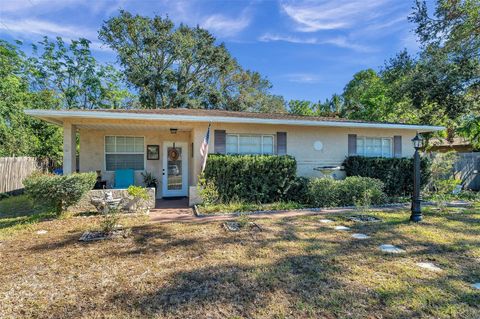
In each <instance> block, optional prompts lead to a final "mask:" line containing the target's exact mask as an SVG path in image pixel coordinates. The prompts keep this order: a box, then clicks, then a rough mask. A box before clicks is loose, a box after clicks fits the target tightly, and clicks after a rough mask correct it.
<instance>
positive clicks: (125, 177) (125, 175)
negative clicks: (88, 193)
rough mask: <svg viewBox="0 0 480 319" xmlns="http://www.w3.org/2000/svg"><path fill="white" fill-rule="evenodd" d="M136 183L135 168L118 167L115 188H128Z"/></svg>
mask: <svg viewBox="0 0 480 319" xmlns="http://www.w3.org/2000/svg"><path fill="white" fill-rule="evenodd" d="M133 184H134V178H133V169H117V170H116V171H115V184H114V187H113V188H116V189H119V188H128V187H129V186H131V185H133Z"/></svg>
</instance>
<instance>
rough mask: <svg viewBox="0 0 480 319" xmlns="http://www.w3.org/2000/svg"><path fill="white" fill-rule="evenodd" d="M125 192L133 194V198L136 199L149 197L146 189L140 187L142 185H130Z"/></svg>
mask: <svg viewBox="0 0 480 319" xmlns="http://www.w3.org/2000/svg"><path fill="white" fill-rule="evenodd" d="M127 193H128V195H130V196H133V198H134V199H138V200H140V199H143V200H147V199H148V197H149V196H148V192H147V190H146V189H145V187H142V186H134V185H130V186H128V188H127Z"/></svg>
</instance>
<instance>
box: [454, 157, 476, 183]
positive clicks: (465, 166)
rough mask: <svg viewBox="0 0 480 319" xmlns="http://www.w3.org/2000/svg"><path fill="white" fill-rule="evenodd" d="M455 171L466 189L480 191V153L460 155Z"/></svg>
mask: <svg viewBox="0 0 480 319" xmlns="http://www.w3.org/2000/svg"><path fill="white" fill-rule="evenodd" d="M454 170H455V176H456V177H457V178H459V179H461V180H462V184H463V186H464V187H465V188H468V189H471V190H475V191H478V190H480V175H479V172H480V152H471V153H458V158H457V161H456V162H455V166H454Z"/></svg>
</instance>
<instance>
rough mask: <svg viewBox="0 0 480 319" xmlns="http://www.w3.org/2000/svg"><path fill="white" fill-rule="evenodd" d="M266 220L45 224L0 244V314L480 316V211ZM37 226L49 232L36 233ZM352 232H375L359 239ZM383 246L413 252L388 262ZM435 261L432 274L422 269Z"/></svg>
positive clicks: (391, 257) (90, 220) (93, 220)
mask: <svg viewBox="0 0 480 319" xmlns="http://www.w3.org/2000/svg"><path fill="white" fill-rule="evenodd" d="M371 214H372V215H375V216H377V217H380V218H382V219H383V220H384V222H382V223H372V224H355V223H353V222H348V221H345V220H344V216H340V215H331V216H327V217H328V218H331V219H335V220H336V222H335V223H334V225H339V224H342V225H347V226H351V227H352V231H350V232H339V231H335V230H333V229H332V228H333V225H330V224H327V225H326V224H320V223H319V222H318V220H319V219H320V218H325V216H310V217H303V218H294V219H272V220H258V221H256V222H257V223H258V224H259V225H261V226H262V227H264V230H263V231H258V230H255V229H246V230H242V231H240V232H238V233H229V232H226V231H225V230H224V229H223V228H222V227H221V225H220V223H207V224H148V223H147V221H146V219H142V218H131V219H123V220H122V221H121V224H123V225H125V226H127V227H132V232H133V235H132V237H131V238H128V239H118V240H110V241H103V242H93V243H88V244H85V243H79V242H78V241H77V240H78V238H79V237H80V234H81V233H82V232H83V231H84V230H87V229H92V228H95V227H98V225H99V220H98V219H97V218H72V219H66V220H55V221H46V222H41V223H39V224H36V225H35V226H32V227H31V228H28V229H24V230H22V231H18V232H15V233H14V234H12V235H11V236H10V237H9V238H8V239H6V240H3V242H2V243H1V244H0V260H1V264H2V270H1V272H0V305H1V307H0V317H1V318H3V317H5V318H9V317H51V318H73V317H75V318H125V317H128V318H130V317H149V318H150V317H154V318H420V317H421V318H452V317H453V318H479V317H480V291H478V290H474V289H473V288H472V287H470V284H471V283H473V282H478V281H480V263H479V261H480V214H479V213H477V212H476V211H457V210H450V211H449V212H448V213H443V212H442V213H441V212H429V213H427V214H426V218H425V222H424V223H422V224H420V225H414V224H410V223H408V222H406V220H407V219H408V212H405V211H404V212H397V213H382V212H374V213H371ZM38 229H45V230H48V233H47V234H45V235H37V234H36V233H35V231H36V230H38ZM353 232H363V233H366V234H369V235H371V236H372V238H371V239H368V240H363V241H359V240H354V239H353V238H351V237H350V235H351V233H353ZM382 243H389V244H395V245H399V246H401V247H402V248H404V249H406V250H407V253H406V254H404V255H385V254H382V253H380V252H379V251H378V249H377V246H378V245H379V244H382ZM419 261H431V262H434V263H435V264H437V265H438V266H439V267H441V268H442V269H444V271H443V272H440V273H435V272H429V271H426V270H422V269H421V268H418V267H417V266H416V265H415V263H416V262H419Z"/></svg>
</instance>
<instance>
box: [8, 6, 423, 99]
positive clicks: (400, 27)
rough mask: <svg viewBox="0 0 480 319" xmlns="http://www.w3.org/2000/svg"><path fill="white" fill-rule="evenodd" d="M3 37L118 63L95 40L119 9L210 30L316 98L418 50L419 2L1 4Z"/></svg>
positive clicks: (281, 90) (248, 63)
mask: <svg viewBox="0 0 480 319" xmlns="http://www.w3.org/2000/svg"><path fill="white" fill-rule="evenodd" d="M1 2H2V4H1V5H0V33H1V35H0V37H1V38H2V39H6V40H13V39H19V40H22V41H24V43H27V44H28V43H32V42H35V41H37V40H39V39H40V38H41V37H42V36H43V35H48V36H50V37H54V36H57V35H60V36H62V37H64V38H65V39H74V38H79V37H85V38H87V39H90V40H91V41H92V42H93V44H92V48H93V50H94V54H95V56H97V57H98V58H99V59H100V60H102V61H109V62H113V61H115V54H114V53H113V52H111V51H110V50H109V49H108V48H106V47H105V46H103V45H102V44H101V43H100V42H99V41H98V39H97V30H98V29H99V27H100V26H101V25H102V22H103V21H104V20H106V19H108V18H109V17H111V16H113V15H115V14H117V12H118V10H119V9H125V10H128V11H131V12H133V13H138V14H142V15H149V16H153V15H155V14H159V15H166V14H168V16H169V17H170V18H171V19H172V20H173V21H175V22H176V23H180V22H183V23H185V24H188V25H197V24H199V25H200V26H202V27H204V28H206V29H208V30H210V31H211V32H212V33H213V34H214V35H215V36H216V37H217V39H218V40H219V41H221V42H225V44H226V46H227V48H228V49H229V50H230V52H231V53H232V55H233V56H234V57H236V58H237V60H238V61H239V62H240V64H241V65H242V66H243V67H244V68H247V69H252V70H256V71H259V72H260V73H261V74H263V75H264V76H266V77H267V78H268V79H269V80H270V81H271V82H272V84H273V90H272V92H273V93H275V94H279V95H283V96H284V97H285V98H286V99H287V100H288V99H306V100H312V101H318V100H319V99H322V100H323V99H325V98H328V97H330V96H331V95H332V94H333V93H341V92H342V90H343V87H344V86H345V84H346V83H347V82H348V81H349V80H350V79H351V78H352V75H353V74H354V73H355V72H358V71H360V70H362V69H366V68H373V69H378V68H379V67H380V66H381V65H383V63H384V61H385V60H386V59H388V58H390V57H393V56H394V55H395V53H396V52H398V51H400V50H402V49H403V48H407V49H408V50H409V51H410V52H412V53H415V52H417V50H418V44H417V42H416V38H415V35H414V34H413V32H412V29H413V28H414V26H413V25H412V24H410V23H409V22H408V21H407V16H408V15H409V13H410V12H411V10H412V9H411V8H412V5H413V0H317V1H301V0H300V1H283V0H278V1H276V0H270V1H258V0H257V1H213V0H208V1H205V0H190V1H185V0H177V1H174V0H172V1H170V0H157V1H150V0H148V1H147V0H136V1H135V0H97V1H95V0H49V1H46V0H2V1H1Z"/></svg>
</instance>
